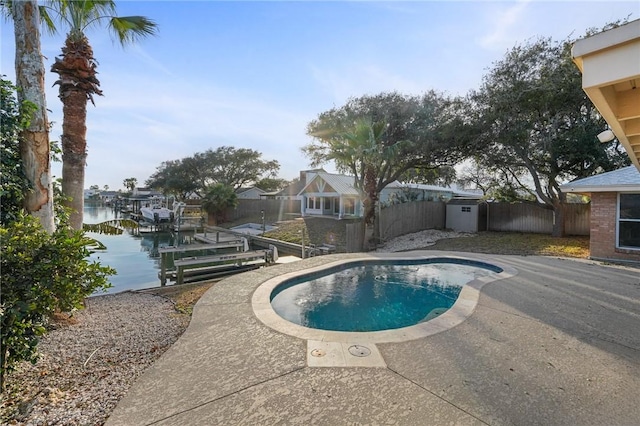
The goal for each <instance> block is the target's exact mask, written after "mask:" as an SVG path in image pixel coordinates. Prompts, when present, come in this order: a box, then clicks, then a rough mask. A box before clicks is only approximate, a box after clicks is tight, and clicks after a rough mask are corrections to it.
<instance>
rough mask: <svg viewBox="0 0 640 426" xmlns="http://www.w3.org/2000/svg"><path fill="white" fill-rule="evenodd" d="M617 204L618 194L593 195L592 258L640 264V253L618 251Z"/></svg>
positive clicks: (597, 193)
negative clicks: (630, 261) (631, 261)
mask: <svg viewBox="0 0 640 426" xmlns="http://www.w3.org/2000/svg"><path fill="white" fill-rule="evenodd" d="M617 202H618V194H617V193H616V192H594V193H592V194H591V239H590V251H591V257H592V258H594V259H620V260H633V261H636V262H640V251H638V250H625V249H616V211H617Z"/></svg>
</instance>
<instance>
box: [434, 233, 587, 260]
mask: <svg viewBox="0 0 640 426" xmlns="http://www.w3.org/2000/svg"><path fill="white" fill-rule="evenodd" d="M426 249H430V250H451V251H461V252H468V253H487V254H514V255H521V256H533V255H538V256H560V257H574V258H583V259H586V258H587V257H588V256H589V237H584V236H572V237H565V238H555V237H552V236H550V235H545V234H523V233H516V232H480V233H478V235H477V236H475V237H471V238H450V239H446V240H439V241H437V242H436V244H435V245H433V246H430V247H426Z"/></svg>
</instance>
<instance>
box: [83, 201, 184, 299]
mask: <svg viewBox="0 0 640 426" xmlns="http://www.w3.org/2000/svg"><path fill="white" fill-rule="evenodd" d="M120 218H122V214H121V213H119V212H117V211H115V210H114V209H112V208H110V207H108V206H95V205H85V209H84V222H85V223H100V222H104V221H107V220H112V219H120ZM86 234H87V236H89V237H91V238H94V239H96V240H98V241H100V242H101V243H103V244H104V245H105V246H106V247H107V249H106V250H101V251H97V252H95V253H93V254H92V255H91V257H90V258H91V259H92V260H95V261H98V262H100V264H102V265H108V266H111V267H112V268H114V269H115V270H116V271H117V275H113V276H112V277H110V279H109V281H110V282H111V284H112V285H113V287H112V288H110V289H109V290H108V293H117V292H121V291H124V290H136V289H142V288H149V287H156V286H159V285H160V280H159V278H158V272H159V271H160V254H159V252H158V249H159V248H161V247H166V246H172V245H175V244H176V242H177V243H178V244H184V243H185V242H186V240H187V239H188V237H189V235H187V234H184V233H183V234H180V235H175V234H172V233H169V232H148V233H140V234H138V235H134V234H132V233H130V232H127V231H125V232H123V233H122V234H121V235H103V234H98V233H94V232H87V233H86Z"/></svg>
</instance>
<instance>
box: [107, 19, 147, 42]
mask: <svg viewBox="0 0 640 426" xmlns="http://www.w3.org/2000/svg"><path fill="white" fill-rule="evenodd" d="M109 29H110V30H111V31H112V32H113V34H115V36H116V37H117V38H118V41H119V42H120V44H121V45H123V46H124V45H126V44H128V43H133V42H136V41H138V40H140V39H142V38H144V37H147V36H151V35H156V34H157V30H158V26H157V24H156V23H155V22H154V21H152V20H151V19H149V18H147V17H145V16H124V17H117V16H116V17H113V18H111V21H110V22H109Z"/></svg>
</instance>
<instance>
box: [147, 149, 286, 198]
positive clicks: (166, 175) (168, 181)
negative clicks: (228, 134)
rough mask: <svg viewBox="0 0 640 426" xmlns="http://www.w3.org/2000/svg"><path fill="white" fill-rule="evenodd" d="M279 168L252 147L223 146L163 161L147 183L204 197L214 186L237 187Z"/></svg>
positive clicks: (175, 192)
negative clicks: (219, 184) (190, 155)
mask: <svg viewBox="0 0 640 426" xmlns="http://www.w3.org/2000/svg"><path fill="white" fill-rule="evenodd" d="M279 169H280V165H279V164H278V162H277V161H275V160H272V161H266V160H262V154H261V153H260V152H258V151H254V150H252V149H246V148H241V149H236V148H233V147H228V146H222V147H220V148H217V149H216V150H212V149H209V150H207V151H205V152H202V153H196V154H194V155H193V156H192V157H186V158H183V159H181V160H172V161H165V162H163V163H162V164H161V165H160V166H159V167H158V168H157V169H156V172H155V173H154V174H153V175H151V177H150V178H149V179H148V180H147V181H146V185H147V186H149V187H151V188H154V189H157V190H161V191H163V192H164V193H168V194H173V195H177V196H181V197H186V195H188V194H190V193H195V194H196V195H197V196H199V197H200V198H203V197H204V196H205V195H206V193H207V192H208V190H209V187H210V186H211V185H214V184H216V183H221V184H223V185H226V186H229V187H231V188H232V189H234V190H236V189H238V188H240V187H242V186H245V185H247V184H255V183H256V182H258V181H259V180H260V179H261V178H264V177H265V175H266V177H269V178H270V177H273V176H275V174H276V172H277V171H278V170H279Z"/></svg>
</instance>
